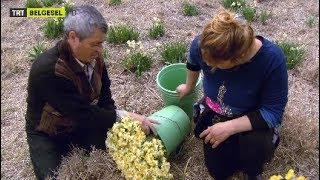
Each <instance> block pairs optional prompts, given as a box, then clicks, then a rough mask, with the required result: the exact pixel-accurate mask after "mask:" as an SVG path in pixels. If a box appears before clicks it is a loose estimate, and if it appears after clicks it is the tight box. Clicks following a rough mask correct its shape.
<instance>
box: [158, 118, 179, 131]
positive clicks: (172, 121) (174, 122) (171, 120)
mask: <svg viewBox="0 0 320 180" xmlns="http://www.w3.org/2000/svg"><path fill="white" fill-rule="evenodd" d="M154 116H155V117H161V118H165V119H167V120H169V121H171V122H173V123H175V124H176V125H177V126H178V128H179V131H180V134H181V133H182V131H181V129H180V126H179V125H178V123H177V122H175V121H172V120H171V119H169V118H167V117H164V116H159V115H154Z"/></svg>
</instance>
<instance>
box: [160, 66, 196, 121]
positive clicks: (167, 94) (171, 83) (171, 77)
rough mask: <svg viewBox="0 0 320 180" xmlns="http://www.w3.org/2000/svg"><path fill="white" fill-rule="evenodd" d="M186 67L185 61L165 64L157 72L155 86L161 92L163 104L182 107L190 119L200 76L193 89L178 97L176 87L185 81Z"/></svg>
mask: <svg viewBox="0 0 320 180" xmlns="http://www.w3.org/2000/svg"><path fill="white" fill-rule="evenodd" d="M186 79H187V67H186V64H185V63H176V64H171V65H168V66H165V67H164V68H162V69H161V71H160V72H159V73H158V74H157V79H156V81H157V87H158V90H159V91H160V93H161V96H162V99H163V101H164V104H165V106H169V105H176V106H179V107H180V108H182V109H183V110H184V111H185V112H186V113H187V115H188V116H189V118H190V119H192V113H193V109H192V108H193V104H194V103H195V102H196V100H197V99H198V96H199V93H200V86H201V85H200V84H201V76H199V79H198V81H197V84H196V86H195V89H194V90H193V92H192V93H190V94H189V95H187V96H185V97H183V98H182V99H179V94H178V93H177V91H176V88H177V87H178V86H179V85H180V84H184V83H186Z"/></svg>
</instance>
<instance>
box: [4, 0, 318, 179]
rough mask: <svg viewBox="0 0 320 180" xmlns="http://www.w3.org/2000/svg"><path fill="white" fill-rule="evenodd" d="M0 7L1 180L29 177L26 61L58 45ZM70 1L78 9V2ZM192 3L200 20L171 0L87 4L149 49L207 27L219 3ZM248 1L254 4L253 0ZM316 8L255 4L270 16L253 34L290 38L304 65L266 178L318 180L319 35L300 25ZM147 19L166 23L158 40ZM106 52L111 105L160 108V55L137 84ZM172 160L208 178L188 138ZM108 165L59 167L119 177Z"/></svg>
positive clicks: (75, 157)
mask: <svg viewBox="0 0 320 180" xmlns="http://www.w3.org/2000/svg"><path fill="white" fill-rule="evenodd" d="M1 2H2V4H1V21H2V27H1V43H2V46H1V62H2V63H1V106H2V108H1V179H34V178H35V176H34V174H33V171H32V166H31V163H30V158H29V152H28V146H27V143H26V134H25V130H24V127H25V120H24V114H25V110H26V87H27V78H28V72H29V69H30V65H31V64H30V61H29V60H28V57H27V56H28V52H29V51H30V50H31V49H32V46H33V45H34V44H36V42H39V41H40V42H41V41H44V42H45V45H46V46H47V47H50V46H52V45H53V43H54V42H55V41H56V40H54V41H49V40H47V39H45V38H44V35H43V33H42V31H41V30H40V27H41V26H39V24H41V25H42V24H44V22H45V20H43V19H28V18H9V8H11V7H23V6H24V1H23V0H16V1H1ZM74 2H75V4H83V3H84V2H81V1H80V0H76V1H74ZM193 2H194V3H196V4H197V7H198V8H199V11H200V12H201V13H200V14H199V16H195V17H185V16H183V13H182V9H181V3H182V1H177V0H176V1H165V0H159V1H151V0H140V1H138V0H135V1H134V0H125V1H123V3H122V4H121V5H119V6H109V5H108V4H107V2H106V1H104V0H91V1H90V2H89V1H87V3H90V4H92V5H94V6H96V7H97V9H99V10H100V11H101V12H102V14H103V15H104V16H105V17H106V19H107V21H108V22H110V23H113V24H116V23H120V22H126V23H127V24H129V25H132V26H134V27H137V29H138V30H139V32H140V33H141V37H140V40H141V41H142V43H143V44H144V46H145V48H147V49H152V48H153V47H154V46H155V43H156V42H160V43H162V44H163V43H167V42H172V41H183V42H186V43H188V44H189V45H190V42H191V40H192V39H193V37H194V35H196V34H198V33H200V32H201V30H202V27H203V25H204V24H205V22H207V21H209V20H210V19H211V17H212V15H213V14H214V13H215V12H216V11H217V10H218V9H219V7H220V5H219V3H218V1H209V0H205V1H204V0H193ZM248 2H249V4H251V5H254V2H253V1H252V0H251V1H250V0H248ZM318 8H319V2H317V1H298V0H283V1H277V0H266V1H262V2H261V3H258V4H256V9H257V10H258V12H259V11H261V10H262V9H264V10H267V11H270V12H272V14H273V15H272V17H271V19H270V20H269V21H268V23H267V25H265V26H263V25H262V24H261V23H260V22H259V21H256V22H253V27H254V28H255V30H256V32H257V34H259V35H263V36H265V37H267V38H270V39H273V40H294V41H297V42H298V43H300V44H304V45H305V46H306V49H307V52H306V58H305V60H304V61H303V62H302V63H301V64H300V65H299V66H298V67H297V68H296V69H294V70H291V71H289V86H290V88H289V102H288V105H287V109H286V113H285V118H284V123H283V128H282V131H281V143H280V145H279V148H278V149H277V151H276V154H275V158H274V159H273V161H272V162H271V163H270V164H268V165H267V166H266V169H265V172H264V177H265V178H267V177H269V176H270V175H272V174H284V173H285V172H286V171H287V170H288V169H289V168H291V167H292V168H295V169H296V171H298V172H299V174H303V175H305V176H307V177H309V179H319V177H318V176H319V170H318V169H319V159H318V157H319V145H318V144H319V136H318V135H319V52H318V49H319V41H318V38H317V37H318V36H319V29H318V28H317V27H314V28H309V27H308V26H307V25H306V24H305V21H306V19H307V18H308V17H309V16H310V15H313V16H316V17H319V11H318ZM153 17H158V18H160V19H161V20H162V21H163V22H164V23H165V27H166V34H165V35H164V37H162V38H160V39H159V40H150V39H149V37H148V29H149V27H150V26H151V25H152V22H153ZM141 22H144V23H143V24H141ZM106 48H107V49H108V51H109V54H110V59H109V74H110V78H111V80H112V86H111V90H112V92H113V98H114V99H115V101H116V105H117V106H118V107H119V108H124V109H127V110H129V111H135V112H138V113H141V114H145V115H150V114H151V113H153V112H155V111H157V110H158V109H160V108H161V107H163V103H162V101H161V99H160V94H159V93H158V92H157V90H156V83H155V77H156V74H157V72H158V71H159V70H160V69H161V67H162V66H163V64H162V63H161V62H160V56H159V54H155V55H154V59H155V62H154V64H153V66H152V69H151V70H150V71H148V72H146V73H144V74H143V75H142V77H141V78H137V77H136V76H135V75H134V74H130V73H128V72H126V71H124V69H123V67H122V66H121V64H120V61H121V59H123V58H124V55H125V50H126V48H125V46H123V45H116V46H115V45H110V44H106ZM84 159H85V160H84ZM170 161H171V165H172V169H171V171H172V172H173V174H174V177H175V179H201V180H202V179H210V176H209V174H208V173H207V171H206V168H205V166H204V160H203V152H202V144H201V142H200V141H199V140H198V139H196V138H194V137H193V136H192V134H191V135H190V136H189V137H188V138H187V139H186V142H185V143H184V145H183V151H182V153H181V155H180V156H178V157H176V158H173V159H171V160H170ZM113 163H114V162H112V161H110V157H109V156H108V154H107V153H106V152H103V151H99V150H94V151H93V152H92V153H91V154H90V155H89V156H88V157H86V158H84V156H83V154H82V152H81V150H76V151H74V152H73V154H71V155H70V157H68V158H66V159H65V160H64V161H63V163H62V166H61V167H60V169H59V176H60V177H61V178H62V179H64V178H65V177H67V176H73V177H79V174H80V173H82V175H83V177H89V176H91V175H94V176H95V177H96V178H99V179H114V178H116V179H117V178H120V177H119V172H117V171H116V170H115V168H114V164H113ZM110 175H112V176H113V177H112V178H111V177H110ZM238 176H239V175H236V176H235V179H236V178H237V177H238ZM93 179H94V178H93Z"/></svg>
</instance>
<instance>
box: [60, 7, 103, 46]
mask: <svg viewBox="0 0 320 180" xmlns="http://www.w3.org/2000/svg"><path fill="white" fill-rule="evenodd" d="M94 28H99V29H101V30H102V32H104V33H106V32H107V30H108V25H107V23H106V20H105V19H104V17H103V16H102V15H101V13H100V12H99V11H98V10H97V9H96V8H95V7H93V6H89V5H83V6H78V7H75V8H73V9H72V11H71V12H70V13H69V14H68V15H67V17H66V18H65V19H64V22H63V30H64V34H65V36H66V37H68V34H69V32H70V31H75V32H76V34H77V36H78V37H79V39H80V40H83V39H85V38H88V37H90V36H91V35H92V33H93V31H94Z"/></svg>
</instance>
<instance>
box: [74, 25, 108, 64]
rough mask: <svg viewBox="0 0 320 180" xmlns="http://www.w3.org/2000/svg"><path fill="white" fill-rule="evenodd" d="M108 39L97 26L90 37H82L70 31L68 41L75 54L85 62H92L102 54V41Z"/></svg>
mask: <svg viewBox="0 0 320 180" xmlns="http://www.w3.org/2000/svg"><path fill="white" fill-rule="evenodd" d="M105 40H106V34H105V33H103V32H102V31H101V30H100V29H98V28H95V29H94V31H93V33H92V35H91V36H90V37H88V38H85V39H83V40H82V41H80V39H79V38H78V37H77V35H76V34H75V33H74V32H73V33H72V32H70V33H69V38H68V42H69V44H70V47H71V49H72V52H73V54H74V56H75V57H76V58H77V59H79V60H80V61H81V62H83V63H90V62H91V61H92V60H94V59H95V58H97V57H98V56H100V55H101V54H102V51H103V46H102V43H103V42H104V41H105Z"/></svg>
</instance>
